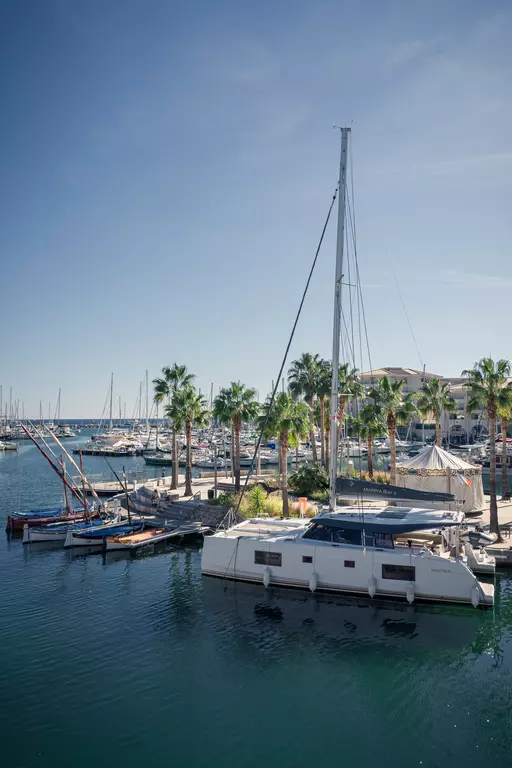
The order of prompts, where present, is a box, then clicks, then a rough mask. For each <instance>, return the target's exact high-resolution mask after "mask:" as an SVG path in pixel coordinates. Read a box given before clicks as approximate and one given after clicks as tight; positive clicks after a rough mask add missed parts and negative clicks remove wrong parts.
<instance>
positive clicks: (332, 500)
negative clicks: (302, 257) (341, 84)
mask: <svg viewBox="0 0 512 768" xmlns="http://www.w3.org/2000/svg"><path fill="white" fill-rule="evenodd" d="M349 133H350V128H342V129H341V158H340V178H339V192H338V231H337V243H336V271H335V276H334V318H333V328H332V384H331V455H330V461H329V475H330V492H329V508H330V510H331V511H334V510H335V509H336V470H337V465H338V443H339V425H338V417H337V413H338V401H339V391H338V390H339V367H340V335H341V292H342V281H343V247H344V243H345V205H346V186H347V155H348V135H349Z"/></svg>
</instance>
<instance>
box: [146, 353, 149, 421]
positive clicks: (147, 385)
mask: <svg viewBox="0 0 512 768" xmlns="http://www.w3.org/2000/svg"><path fill="white" fill-rule="evenodd" d="M146 432H147V433H148V435H149V380H148V369H147V368H146Z"/></svg>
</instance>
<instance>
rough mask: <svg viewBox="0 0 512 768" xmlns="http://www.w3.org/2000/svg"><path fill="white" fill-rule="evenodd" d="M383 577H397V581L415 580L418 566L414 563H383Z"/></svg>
mask: <svg viewBox="0 0 512 768" xmlns="http://www.w3.org/2000/svg"><path fill="white" fill-rule="evenodd" d="M382 578H383V579H395V580H397V581H415V580H416V568H415V567H414V566H413V565H383V566H382Z"/></svg>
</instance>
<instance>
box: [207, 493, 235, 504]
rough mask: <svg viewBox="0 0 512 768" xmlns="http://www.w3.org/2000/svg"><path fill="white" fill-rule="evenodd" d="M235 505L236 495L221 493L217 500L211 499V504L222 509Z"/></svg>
mask: <svg viewBox="0 0 512 768" xmlns="http://www.w3.org/2000/svg"><path fill="white" fill-rule="evenodd" d="M235 503H236V496H235V494H234V493H227V492H226V493H219V494H218V496H217V498H216V499H210V504H217V505H219V506H220V507H232V506H233V505H234V504H235Z"/></svg>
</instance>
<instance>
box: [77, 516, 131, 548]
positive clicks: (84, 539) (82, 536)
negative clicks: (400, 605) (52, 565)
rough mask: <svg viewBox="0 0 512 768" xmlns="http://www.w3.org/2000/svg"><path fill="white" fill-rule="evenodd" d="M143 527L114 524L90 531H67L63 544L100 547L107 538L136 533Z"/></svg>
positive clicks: (125, 523) (129, 524)
mask: <svg viewBox="0 0 512 768" xmlns="http://www.w3.org/2000/svg"><path fill="white" fill-rule="evenodd" d="M143 527H144V523H141V522H137V523H127V522H123V523H114V524H111V525H108V524H107V525H104V526H101V528H96V529H91V530H87V531H84V530H72V529H71V530H69V531H68V532H67V535H66V540H65V542H64V546H65V547H102V546H104V544H105V541H106V540H107V539H108V538H109V536H121V535H126V534H129V533H137V532H138V531H141V530H142V529H143Z"/></svg>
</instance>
